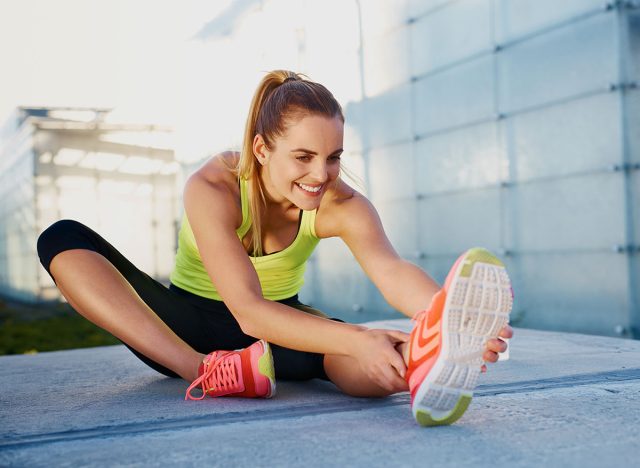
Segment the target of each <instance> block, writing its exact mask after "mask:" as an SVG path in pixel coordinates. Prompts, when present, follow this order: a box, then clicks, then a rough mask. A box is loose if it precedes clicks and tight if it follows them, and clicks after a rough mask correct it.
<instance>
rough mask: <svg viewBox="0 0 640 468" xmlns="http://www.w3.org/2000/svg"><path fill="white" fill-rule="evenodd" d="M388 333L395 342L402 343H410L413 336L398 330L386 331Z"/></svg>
mask: <svg viewBox="0 0 640 468" xmlns="http://www.w3.org/2000/svg"><path fill="white" fill-rule="evenodd" d="M386 332H387V333H388V334H389V335H391V336H392V337H393V338H394V339H395V340H397V341H400V342H401V343H406V342H407V341H409V337H410V336H411V335H409V334H408V333H405V332H401V331H398V330H386Z"/></svg>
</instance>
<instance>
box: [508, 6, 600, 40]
mask: <svg viewBox="0 0 640 468" xmlns="http://www.w3.org/2000/svg"><path fill="white" fill-rule="evenodd" d="M605 3H606V2H603V1H602V0H563V1H561V2H559V1H557V0H535V1H531V0H498V4H497V6H496V38H497V40H498V42H505V41H506V40H509V39H513V38H515V37H518V36H522V35H523V34H527V33H530V32H532V31H536V30H539V29H542V28H544V27H547V26H549V25H552V24H556V23H558V22H560V21H563V20H567V19H569V18H573V17H575V16H578V15H580V14H582V13H585V12H588V11H593V10H596V9H600V10H603V11H604V5H605Z"/></svg>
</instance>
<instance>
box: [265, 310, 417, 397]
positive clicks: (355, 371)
mask: <svg viewBox="0 0 640 468" xmlns="http://www.w3.org/2000/svg"><path fill="white" fill-rule="evenodd" d="M287 305H290V306H292V307H295V308H296V309H299V310H302V311H303V312H306V313H309V314H313V315H317V316H319V317H324V318H329V316H328V315H327V314H325V313H324V312H322V311H320V310H318V309H314V308H313V307H310V306H308V305H305V304H302V303H301V302H299V301H297V299H296V300H295V301H293V302H291V303H287ZM332 320H337V319H332ZM274 348H275V347H274ZM405 348H406V345H405V344H404V343H401V345H399V346H398V352H399V353H400V354H402V355H403V356H404V355H405ZM278 351H280V350H278ZM285 353H286V354H285ZM281 354H282V357H281V359H279V361H280V362H278V359H277V358H279V357H280V355H279V354H278V353H277V352H276V350H274V359H276V372H278V367H279V366H278V364H280V367H282V366H287V367H290V368H291V372H292V373H296V374H301V375H303V373H301V370H300V368H301V367H302V366H301V365H295V364H296V363H298V361H300V360H301V358H300V357H299V354H300V353H299V352H296V351H292V350H287V349H284V350H283V352H282V353H281ZM308 354H309V355H310V356H315V357H316V358H320V359H321V360H317V362H318V363H319V364H316V365H315V367H320V366H322V367H321V368H320V370H319V371H318V370H314V369H313V367H314V364H315V362H314V361H313V359H311V358H309V360H308V364H307V365H308V366H309V368H310V369H309V371H308V373H313V372H315V375H310V376H307V377H306V378H307V379H308V378H313V377H319V378H325V379H328V380H330V381H331V382H333V383H334V384H335V385H336V386H337V387H338V388H339V389H340V390H342V391H343V392H344V393H346V394H347V395H351V396H357V397H384V396H389V395H391V394H392V393H393V392H390V391H389V390H386V389H384V388H382V387H380V386H378V385H377V384H376V383H374V382H373V381H372V380H370V379H369V377H368V376H367V375H366V374H365V373H364V372H362V371H361V370H360V366H359V365H358V361H356V360H355V359H354V358H352V357H350V356H339V355H334V354H325V355H324V356H322V355H314V354H313V353H308ZM404 358H405V363H406V362H407V359H406V356H404ZM300 364H302V362H300ZM301 380H302V378H301ZM305 380H306V379H305ZM407 389H408V387H407Z"/></svg>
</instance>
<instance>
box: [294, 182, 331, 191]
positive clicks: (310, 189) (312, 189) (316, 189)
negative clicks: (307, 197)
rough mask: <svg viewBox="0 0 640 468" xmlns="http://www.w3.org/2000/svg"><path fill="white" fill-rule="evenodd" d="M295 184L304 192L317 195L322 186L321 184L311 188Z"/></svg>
mask: <svg viewBox="0 0 640 468" xmlns="http://www.w3.org/2000/svg"><path fill="white" fill-rule="evenodd" d="M295 184H296V185H297V186H298V187H300V188H301V189H302V190H304V191H305V192H309V193H318V192H319V191H320V190H321V189H322V187H323V185H324V184H323V185H318V186H317V187H311V186H310V185H305V184H300V183H298V182H296V183H295Z"/></svg>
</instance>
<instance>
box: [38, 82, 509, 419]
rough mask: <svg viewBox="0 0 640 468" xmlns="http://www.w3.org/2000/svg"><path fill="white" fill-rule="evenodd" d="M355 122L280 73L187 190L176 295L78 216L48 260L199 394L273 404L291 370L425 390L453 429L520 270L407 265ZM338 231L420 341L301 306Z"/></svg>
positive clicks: (78, 295) (63, 284)
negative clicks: (361, 161)
mask: <svg viewBox="0 0 640 468" xmlns="http://www.w3.org/2000/svg"><path fill="white" fill-rule="evenodd" d="M343 129H344V117H343V114H342V110H341V107H340V105H339V104H338V102H337V101H336V100H335V98H334V97H333V95H332V94H331V93H330V92H329V91H328V90H327V89H326V88H325V87H324V86H322V85H321V84H319V83H315V82H312V81H310V80H308V79H307V78H306V77H304V76H302V75H298V74H296V73H293V72H290V71H284V70H276V71H272V72H270V73H268V74H267V75H266V76H265V77H264V78H263V80H262V82H261V83H260V85H259V86H258V89H257V91H256V93H255V95H254V98H253V101H252V104H251V108H250V111H249V116H248V119H247V123H246V128H245V135H244V140H243V147H242V151H241V152H240V153H234V152H226V153H223V154H219V155H217V156H214V157H212V158H211V159H210V160H209V161H207V162H206V163H205V164H204V165H203V166H202V167H201V168H200V169H198V170H197V171H196V172H195V173H194V174H193V175H192V176H191V177H190V178H189V180H188V181H187V183H186V186H185V190H184V205H185V215H184V218H183V221H182V225H181V229H180V233H179V242H178V252H177V255H176V263H175V268H174V271H173V273H172V275H171V285H170V287H169V288H166V287H164V286H163V285H161V284H159V283H157V282H156V281H154V280H153V279H151V278H150V277H149V276H147V275H146V274H145V273H143V272H142V271H140V270H138V269H137V268H136V267H135V266H134V265H133V264H131V263H130V262H129V261H128V260H127V259H126V258H124V257H123V256H122V255H121V254H120V253H119V252H118V251H117V250H116V249H114V248H113V247H112V246H111V245H110V244H109V243H108V242H107V241H106V240H105V239H103V238H102V237H101V236H100V235H98V234H97V233H95V232H93V231H91V230H90V229H89V228H87V227H86V226H83V225H81V224H79V223H77V222H75V221H70V220H63V221H59V222H57V223H55V224H54V225H52V226H51V227H49V228H48V229H47V230H46V231H45V232H43V233H42V235H41V236H40V238H39V239H38V253H39V255H40V259H41V262H42V264H43V266H44V267H45V268H46V269H47V271H48V272H49V273H50V274H51V276H52V277H53V278H54V280H55V282H56V284H57V286H58V288H59V289H60V291H61V292H62V293H63V294H64V296H65V297H66V298H67V300H68V301H69V303H70V304H71V305H72V306H73V308H74V309H75V310H77V311H78V312H79V313H80V314H81V315H83V316H84V317H86V318H87V319H89V320H90V321H92V322H94V323H95V324H97V325H98V326H100V327H102V328H104V329H105V330H107V331H109V332H110V333H112V334H113V335H114V336H116V337H117V338H119V339H120V340H121V341H123V342H124V343H125V344H126V345H127V346H128V347H129V348H130V349H131V350H132V351H133V352H134V354H136V356H138V357H139V358H140V359H141V360H143V361H144V362H145V363H147V364H148V365H149V366H151V367H152V368H154V369H156V370H157V371H159V372H161V373H163V374H165V375H167V376H172V377H178V376H179V377H182V378H184V379H185V380H187V381H190V382H192V384H191V385H190V386H189V388H188V389H187V394H186V397H185V398H186V399H203V398H205V396H207V395H209V396H213V397H216V396H223V395H234V396H244V397H271V396H273V395H274V393H275V385H276V379H285V380H286V379H293V380H305V379H312V378H321V379H325V380H330V381H332V382H333V383H334V384H336V385H337V386H338V387H339V388H340V389H341V390H342V391H344V392H345V393H347V394H349V395H354V396H367V397H372V396H386V395H390V394H392V393H395V392H401V391H406V390H411V396H412V404H411V407H412V411H413V415H414V417H415V418H416V420H417V421H418V422H419V423H420V424H422V425H435V424H450V423H452V422H454V421H455V420H457V419H458V418H459V417H460V416H461V415H462V414H463V413H464V411H465V410H466V408H467V405H468V404H469V401H470V399H471V394H472V390H473V388H474V387H475V385H476V381H477V377H478V374H479V373H480V371H481V367H482V368H485V366H483V360H484V361H489V362H495V361H496V360H497V359H498V353H500V352H503V351H505V349H506V344H505V343H504V341H502V340H500V339H499V338H498V337H499V336H500V337H503V338H510V337H511V336H512V330H511V328H510V327H509V326H508V325H506V323H507V321H508V315H509V312H510V310H511V305H512V294H511V288H510V283H509V278H508V276H507V274H506V272H505V269H504V265H502V263H501V262H500V261H499V260H498V259H497V258H496V257H494V256H493V255H492V254H490V253H489V252H487V251H486V250H484V249H471V250H469V251H467V252H466V253H464V254H463V255H462V256H461V257H460V259H459V260H458V262H456V264H455V265H454V266H453V268H452V270H451V272H450V274H449V276H448V277H447V281H446V283H445V285H444V287H443V288H440V287H439V286H438V285H437V284H436V283H435V282H434V281H433V280H432V279H431V277H430V276H429V275H428V274H427V273H425V272H424V271H422V270H421V269H420V268H418V267H417V266H415V265H413V264H412V263H410V262H407V261H405V260H403V259H401V258H400V257H399V256H398V255H397V253H396V252H395V250H394V249H393V247H392V246H391V244H390V243H389V240H388V239H387V237H386V235H385V232H384V229H383V228H382V225H381V223H380V219H379V217H378V214H377V212H376V210H375V208H374V207H373V206H372V204H371V203H370V202H369V201H368V200H367V199H366V198H365V197H364V196H363V195H361V194H360V193H359V192H358V191H356V190H354V189H353V188H352V187H350V186H349V185H348V184H347V183H346V182H345V181H344V180H342V178H341V165H340V155H341V154H342V151H343ZM329 237H339V238H341V239H342V240H343V241H344V242H345V244H346V245H347V246H348V247H349V249H350V250H351V252H352V253H353V255H354V256H355V257H356V259H357V260H358V262H359V263H360V265H361V266H362V268H363V270H364V271H365V272H366V274H367V275H368V276H369V278H370V279H371V280H372V282H373V283H374V284H375V285H376V286H377V288H378V289H379V290H380V292H381V293H382V294H383V296H384V297H385V299H386V300H387V301H388V302H389V303H390V304H391V305H392V306H393V307H394V308H396V309H397V310H398V311H400V312H401V313H403V314H405V315H406V316H408V317H413V318H414V320H415V326H414V329H413V331H412V332H411V334H410V335H409V334H406V333H402V332H399V331H395V330H381V329H368V328H365V327H363V326H359V325H354V324H347V323H343V322H342V321H341V320H339V319H329V317H328V316H327V315H326V314H324V313H323V312H321V311H318V310H315V309H313V308H311V307H309V306H307V305H305V304H302V303H301V302H300V301H299V300H298V291H299V290H300V288H301V286H302V283H303V278H304V271H305V267H306V262H307V259H308V258H309V256H310V255H311V253H312V252H313V250H314V248H315V247H316V245H317V244H318V242H320V240H321V239H324V238H329ZM425 308H426V309H425ZM227 350H235V351H227ZM485 369H486V368H485ZM196 388H199V389H201V393H200V394H199V395H196V396H194V394H193V391H194V390H195V389H196Z"/></svg>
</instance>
